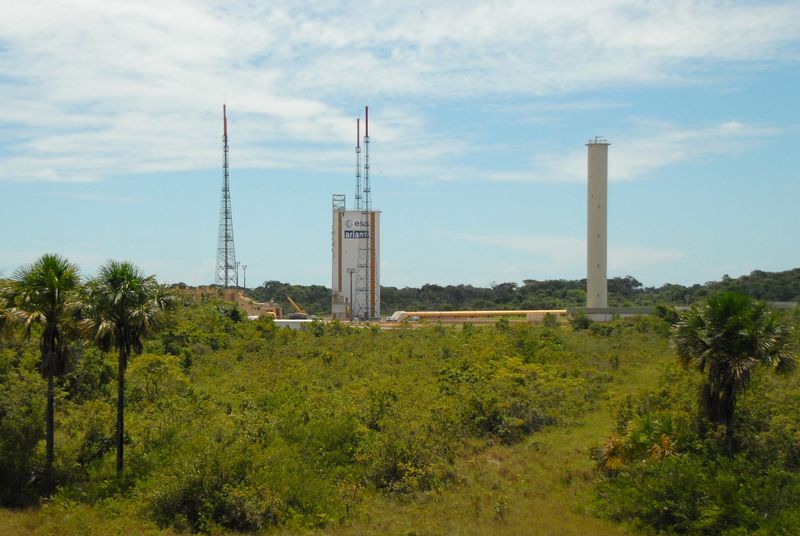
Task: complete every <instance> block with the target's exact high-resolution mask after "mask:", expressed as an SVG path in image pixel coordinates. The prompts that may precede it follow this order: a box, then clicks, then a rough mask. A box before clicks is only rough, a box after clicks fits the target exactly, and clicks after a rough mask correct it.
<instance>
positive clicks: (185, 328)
mask: <svg viewBox="0 0 800 536" xmlns="http://www.w3.org/2000/svg"><path fill="white" fill-rule="evenodd" d="M292 297H293V298H295V299H297V300H298V301H300V299H299V298H296V296H295V295H294V294H293V295H292ZM303 305H306V304H303ZM661 312H662V316H663V317H664V318H672V319H674V316H673V314H672V313H671V312H670V311H669V310H667V309H662V311H661ZM785 317H786V318H785V321H787V322H790V323H793V324H794V325H795V326H797V325H799V324H800V315H798V313H797V312H793V313H791V312H790V313H785ZM7 318H8V315H7V311H5V310H4V309H2V308H0V330H2V331H1V332H0V502H1V503H2V505H3V506H6V507H12V506H13V507H28V508H33V509H27V510H21V511H18V512H16V513H15V512H11V511H9V510H0V533H3V532H7V533H22V534H25V533H34V532H35V533H41V534H58V535H59V536H64V535H67V534H81V535H82V534H98V535H99V534H108V533H125V534H147V533H152V534H156V533H172V532H182V531H186V530H191V531H200V532H207V533H223V532H226V531H247V532H259V531H268V532H269V531H274V532H287V533H294V532H297V531H299V530H305V531H310V532H314V531H320V532H334V533H337V534H367V533H370V534H385V533H389V534H410V533H413V532H416V533H425V534H427V533H432V534H439V533H453V532H458V533H463V534H482V533H507V534H522V533H531V534H546V533H554V532H556V531H557V532H560V533H564V534H600V533H602V534H622V533H626V531H627V530H628V529H627V528H625V527H627V526H630V527H632V528H633V529H641V530H644V531H662V532H664V533H690V534H746V533H753V532H757V531H761V533H762V534H780V533H785V534H794V533H796V532H797V530H798V527H800V506H798V505H800V447H798V445H800V402H798V401H800V380H798V376H797V374H792V375H790V376H788V377H787V378H780V377H776V376H774V375H772V374H770V370H769V367H764V366H755V367H753V369H752V371H751V376H750V382H749V390H748V391H746V392H742V394H741V395H740V396H739V398H738V403H737V406H736V413H735V414H734V419H735V429H736V435H735V442H734V444H733V449H732V451H731V452H729V450H728V446H727V445H726V442H725V425H724V424H722V425H717V423H716V422H714V421H709V419H708V418H707V417H708V415H706V414H705V413H704V412H703V408H702V407H701V406H700V405H699V404H698V398H697V393H698V390H699V389H700V386H701V385H703V383H704V380H705V379H706V378H707V376H706V375H704V374H703V373H701V372H699V371H697V370H694V369H685V368H682V367H680V366H679V364H678V360H677V359H676V353H675V351H674V350H673V349H671V348H670V346H669V338H670V336H671V335H672V331H671V327H670V325H669V323H668V322H667V321H665V320H664V319H662V318H658V317H641V318H631V319H622V320H616V321H613V322H610V323H604V324H593V323H591V322H590V321H588V319H586V318H576V319H573V322H571V324H553V323H552V322H550V323H549V325H548V326H535V325H528V324H510V323H509V322H507V321H505V320H501V321H500V322H498V323H497V324H496V325H493V326H472V325H469V324H465V325H461V326H448V327H446V326H440V325H427V324H424V323H423V324H421V325H415V326H405V325H400V326H398V328H397V329H394V330H390V331H381V330H380V329H378V328H377V327H370V326H366V327H362V328H351V327H348V326H346V325H343V324H339V323H336V322H334V323H330V324H323V323H320V322H315V323H313V324H312V325H311V326H310V327H309V329H307V330H305V331H300V332H298V331H291V330H287V329H280V328H276V327H275V325H274V323H273V322H271V321H270V320H267V319H262V320H258V321H247V320H243V315H242V314H241V312H240V311H238V310H237V309H236V308H235V306H234V305H232V304H229V303H225V302H221V301H215V300H207V301H202V302H193V301H185V302H183V303H180V304H178V306H177V307H176V308H175V309H174V310H171V311H169V312H167V313H166V316H165V317H163V318H162V324H161V329H160V331H158V332H152V333H150V335H149V336H146V337H142V338H141V339H140V342H141V350H142V353H141V355H131V356H130V363H129V366H128V368H127V375H126V385H124V389H125V394H126V400H127V408H126V415H125V429H124V438H123V439H124V444H125V466H124V470H123V471H122V472H121V473H118V472H117V463H116V462H117V458H116V455H115V408H116V404H117V402H118V399H119V397H118V394H117V393H118V388H119V387H120V386H119V383H118V381H117V378H118V377H119V376H118V371H119V369H118V365H119V363H118V360H119V355H118V352H114V353H106V352H104V351H103V350H104V349H108V346H104V345H102V344H101V345H99V346H98V345H97V344H96V343H95V342H94V341H93V340H91V339H89V340H87V339H85V338H81V337H77V338H76V340H75V342H74V345H73V347H72V355H71V359H70V361H69V367H67V368H66V369H65V370H64V371H63V375H60V376H56V377H55V378H54V382H53V389H54V399H55V413H56V420H55V452H54V460H53V464H52V478H53V480H54V482H55V483H57V488H56V489H55V491H54V492H53V491H50V489H51V488H49V487H48V484H49V483H48V482H45V481H44V480H43V479H42V478H41V476H42V475H43V474H45V467H46V449H45V443H46V442H45V436H46V434H45V431H46V430H45V428H46V427H45V419H44V413H45V409H46V404H45V401H46V399H47V397H46V393H47V379H46V377H43V376H42V374H41V373H40V368H39V365H40V362H41V355H40V354H41V352H40V346H39V343H38V340H37V338H36V337H34V336H32V337H28V338H26V337H24V336H23V335H24V332H23V331H21V330H20V328H18V327H16V326H15V325H14V323H13V322H7V321H5V319H7ZM86 318H88V317H86ZM86 318H85V319H86ZM85 319H84V320H85ZM76 320H77V321H78V322H81V321H82V320H81V319H80V318H78V319H76ZM37 329H38V330H41V329H42V328H37V327H35V326H34V328H33V335H36V334H37V331H36V330H37ZM70 333H75V334H77V332H70ZM142 335H145V333H142ZM798 347H800V340H799V339H798V331H797V330H795V331H794V333H792V334H791V339H790V340H789V349H791V350H793V351H795V352H797V350H798ZM134 354H135V352H134ZM609 433H611V436H610V437H608V438H607V439H606V440H605V441H604V440H603V439H602V438H603V437H605V436H608V434H609ZM599 518H607V519H608V520H609V521H603V519H599ZM612 522H613V524H612ZM620 522H622V523H623V525H622V526H620V525H619V524H618V523H620Z"/></svg>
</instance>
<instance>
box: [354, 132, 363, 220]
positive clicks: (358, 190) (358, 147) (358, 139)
mask: <svg viewBox="0 0 800 536" xmlns="http://www.w3.org/2000/svg"><path fill="white" fill-rule="evenodd" d="M355 201H356V202H355V206H354V207H353V209H354V210H361V119H360V118H356V197H355Z"/></svg>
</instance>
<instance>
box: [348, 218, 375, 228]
mask: <svg viewBox="0 0 800 536" xmlns="http://www.w3.org/2000/svg"><path fill="white" fill-rule="evenodd" d="M344 226H345V228H346V229H352V228H353V227H355V228H356V229H366V228H368V227H369V222H366V221H361V220H356V221H353V220H344Z"/></svg>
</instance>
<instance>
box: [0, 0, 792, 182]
mask: <svg viewBox="0 0 800 536" xmlns="http://www.w3.org/2000/svg"><path fill="white" fill-rule="evenodd" d="M799 18H800V4H798V3H797V2H771V3H769V4H760V3H743V4H737V5H731V4H730V3H729V2H724V1H721V0H713V1H707V2H700V1H696V0H678V1H676V2H670V3H658V2H649V3H641V2H638V1H635V0H597V1H594V2H591V3H587V2H584V1H578V0H565V1H561V2H549V1H542V2H531V1H527V0H519V1H512V2H503V3H485V2H463V1H456V0H445V1H442V2H438V3H437V4H436V5H435V6H432V4H430V3H429V2H423V1H409V2H402V3H392V2H377V1H368V0H367V1H358V2H356V1H351V2H311V1H308V2H289V3H285V4H281V5H276V4H269V3H266V4H265V3H260V2H249V1H246V0H241V1H235V2H225V3H222V2H212V1H205V2H190V1H188V0H174V1H171V2H167V3H164V2H156V1H155V0H150V1H147V0H142V1H139V2H129V1H128V0H103V1H100V0H86V1H84V2H80V3H77V2H66V1H60V2H59V1H55V2H45V1H36V0H32V1H28V2H16V3H12V4H9V5H8V6H5V7H4V10H3V17H2V19H0V59H1V60H2V61H0V100H2V102H3V103H4V113H3V115H2V117H0V129H2V130H0V166H1V167H2V169H3V175H2V180H31V181H91V180H100V179H103V178H105V177H108V176H111V175H114V174H117V173H141V172H150V171H174V170H191V169H203V168H209V167H213V166H216V165H218V152H219V151H218V149H219V147H218V145H219V136H212V135H210V134H209V133H213V132H218V131H219V122H220V121H219V105H220V103H221V102H222V101H223V100H224V99H225V98H226V97H227V100H228V102H230V103H231V119H232V126H235V129H234V130H233V132H232V138H233V139H235V140H236V141H237V143H239V144H240V145H239V146H238V147H237V151H238V152H237V153H236V158H238V159H239V163H240V164H242V165H253V166H259V167H275V168H286V167H305V166H306V165H307V164H308V154H293V153H292V152H288V153H283V152H279V151H275V152H273V153H269V152H266V151H265V147H275V146H278V147H280V146H281V144H286V145H289V144H298V143H303V144H308V143H311V144H318V145H320V146H321V147H314V146H311V147H310V148H309V151H307V152H311V149H314V150H317V149H320V150H322V151H325V150H329V151H333V150H337V151H338V150H341V148H342V147H344V146H347V145H349V144H350V141H349V140H351V139H352V127H351V122H350V117H351V115H353V113H354V112H355V110H352V109H351V107H350V105H349V104H346V103H348V102H352V101H357V102H363V101H366V100H369V99H370V98H373V99H377V98H378V97H380V98H387V99H388V98H391V97H403V98H412V99H414V98H426V99H434V100H439V101H448V100H450V99H453V98H469V97H474V96H481V95H487V94H491V95H505V94H524V95H544V96H548V95H549V96H552V95H563V94H564V93H568V92H571V91H578V90H586V89H589V88H602V87H611V86H613V87H620V86H630V85H637V84H646V85H649V84H654V83H675V82H680V81H686V80H695V79H698V78H702V77H703V76H704V75H705V72H704V71H702V70H693V69H692V68H691V66H693V65H699V66H707V65H709V64H712V63H713V62H751V61H754V60H758V61H763V60H773V61H783V60H786V59H790V60H794V59H796V52H797V50H796V49H797V43H798V39H800V25H797V24H796V23H795V22H796V21H797V20H798V19H799ZM793 54H794V55H793ZM383 112H384V114H383V115H382V117H381V116H378V117H375V119H376V123H375V128H376V130H377V129H378V128H380V132H381V136H383V137H384V142H386V143H390V142H392V141H391V140H398V147H397V148H393V152H395V153H400V150H401V149H403V150H406V151H407V154H409V155H410V156H411V158H410V159H402V160H403V161H402V162H395V163H396V164H398V166H397V167H395V166H393V167H392V169H393V170H395V172H396V173H403V174H408V173H410V174H424V175H427V176H437V171H436V170H435V169H433V168H432V166H431V165H430V164H425V163H424V161H425V160H428V161H432V162H433V163H435V162H436V161H437V159H440V158H442V155H445V154H453V151H454V150H455V151H457V150H459V146H462V145H463V144H464V143H465V142H463V141H462V142H453V141H449V140H447V139H444V138H443V137H440V136H436V135H431V136H429V137H427V138H426V137H418V136H417V128H418V127H419V125H420V124H424V123H425V119H424V112H423V111H421V110H420V109H417V110H415V109H413V108H405V109H401V108H399V107H396V106H395V105H389V106H387V107H386V108H385V109H384V110H383ZM381 123H383V124H381ZM244 140H253V141H251V142H249V143H248V144H246V145H245V144H244V143H243V141H244ZM399 140H414V141H409V142H406V146H400V145H399ZM454 144H455V146H454ZM232 156H233V155H232ZM315 158H317V159H318V160H320V159H319V157H315ZM329 163H330V160H328V159H322V160H321V161H320V163H319V165H321V166H327V165H328V164H329ZM568 163H572V164H574V162H571V161H570V162H568ZM546 164H547V162H545V167H546ZM630 166H631V169H630V170H628V171H626V170H622V175H625V173H628V174H634V173H635V172H638V171H637V170H642V169H646V168H647V164H646V163H644V162H639V163H635V162H634V163H633V164H630ZM637 166H638V167H637ZM387 167H388V166H387ZM441 173H442V172H441V171H439V172H438V175H441ZM459 174H460V173H459V172H458V170H456V171H455V172H454V173H453V176H456V175H459ZM441 178H452V177H451V176H444V177H441Z"/></svg>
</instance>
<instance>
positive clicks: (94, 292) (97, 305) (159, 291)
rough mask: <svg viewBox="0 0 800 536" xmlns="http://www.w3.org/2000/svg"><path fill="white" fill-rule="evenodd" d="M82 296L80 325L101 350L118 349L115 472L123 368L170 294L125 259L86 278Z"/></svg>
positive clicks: (122, 408)
mask: <svg viewBox="0 0 800 536" xmlns="http://www.w3.org/2000/svg"><path fill="white" fill-rule="evenodd" d="M85 289H86V291H85V294H84V296H83V298H82V300H81V301H82V312H83V315H84V317H85V319H84V325H85V327H86V328H87V330H88V331H89V333H90V334H91V335H92V337H93V338H94V339H95V341H96V342H97V344H98V346H100V348H101V349H102V350H104V351H110V350H111V349H112V348H116V349H117V351H118V352H119V361H118V370H117V434H116V440H117V472H118V473H120V472H122V468H123V449H124V444H123V440H124V434H125V423H124V411H125V370H126V369H127V366H128V358H129V357H130V355H131V353H137V354H138V353H141V351H142V337H144V336H146V335H147V334H148V333H150V332H152V331H154V330H156V329H157V328H158V327H159V325H160V323H161V319H162V313H163V311H164V310H165V309H167V308H168V307H170V306H171V305H172V303H173V298H172V296H170V295H168V294H167V293H166V290H165V288H164V287H163V286H161V285H159V284H158V283H157V282H156V279H155V277H154V276H152V275H151V276H147V277H146V276H145V275H144V274H143V273H142V271H141V270H140V269H139V268H138V267H136V266H135V265H133V264H131V263H129V262H117V261H108V262H107V263H106V264H105V265H103V266H102V267H101V268H100V271H99V273H98V275H97V277H95V278H93V279H91V280H89V282H88V283H87V284H86V287H85Z"/></svg>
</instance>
